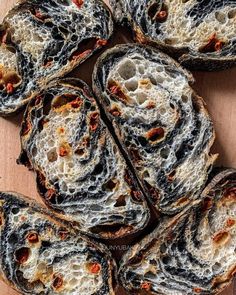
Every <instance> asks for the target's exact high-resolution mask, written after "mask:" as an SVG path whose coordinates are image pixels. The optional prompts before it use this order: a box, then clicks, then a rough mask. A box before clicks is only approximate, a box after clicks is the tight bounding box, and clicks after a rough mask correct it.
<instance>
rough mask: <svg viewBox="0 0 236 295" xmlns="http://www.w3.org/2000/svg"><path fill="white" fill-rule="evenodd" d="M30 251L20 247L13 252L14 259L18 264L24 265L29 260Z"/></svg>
mask: <svg viewBox="0 0 236 295" xmlns="http://www.w3.org/2000/svg"><path fill="white" fill-rule="evenodd" d="M29 255H30V249H29V248H26V247H22V248H20V249H18V250H16V252H15V259H16V261H17V262H18V263H19V264H23V263H25V262H26V261H27V260H28V259H29Z"/></svg>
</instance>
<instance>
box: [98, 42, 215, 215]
mask: <svg viewBox="0 0 236 295" xmlns="http://www.w3.org/2000/svg"><path fill="white" fill-rule="evenodd" d="M93 80H94V91H95V93H96V94H97V97H98V99H99V98H100V101H101V104H102V105H103V107H104V109H105V110H106V113H107V116H108V118H109V120H110V121H111V122H112V123H113V126H114V129H115V131H116V134H117V136H118V138H119V140H120V142H121V144H122V146H123V148H124V150H125V152H126V154H127V157H128V158H129V160H130V162H131V163H132V165H133V166H134V167H135V170H136V173H137V175H138V177H139V179H140V181H141V183H142V185H143V187H144V189H145V191H146V193H147V196H148V197H149V199H150V200H151V202H152V203H153V205H154V206H155V207H156V209H157V210H158V211H161V212H162V213H164V214H176V213H178V212H179V211H181V210H182V209H183V208H185V207H186V206H188V205H189V204H190V203H191V201H192V200H194V199H196V198H198V196H199V194H200V192H201V189H202V188H203V187H204V184H205V181H206V179H207V176H208V173H209V171H210V170H211V166H212V164H213V162H214V160H215V156H211V155H209V150H210V147H211V145H212V143H213V141H214V130H213V126H212V122H211V120H210V118H209V116H208V113H207V111H206V109H205V106H204V103H203V101H202V99H201V98H200V97H199V96H197V95H196V93H195V92H194V91H193V89H192V88H191V87H190V85H189V84H190V83H192V82H193V77H192V75H191V74H190V73H189V72H187V71H186V70H184V69H183V68H181V67H180V66H179V65H178V64H177V63H176V62H174V60H172V59H171V58H170V57H168V56H167V55H165V54H163V53H161V52H159V51H157V50H154V49H153V48H151V47H144V46H139V45H132V44H129V45H127V44H126V45H120V46H116V47H115V48H113V49H110V50H108V51H106V52H105V53H104V54H103V55H102V56H101V57H100V59H99V60H98V62H97V65H96V67H95V71H94V78H93Z"/></svg>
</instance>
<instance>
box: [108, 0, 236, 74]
mask: <svg viewBox="0 0 236 295" xmlns="http://www.w3.org/2000/svg"><path fill="white" fill-rule="evenodd" d="M110 4H111V7H112V8H113V13H114V16H115V19H116V20H117V22H121V23H122V22H123V23H124V22H125V23H127V21H128V23H129V24H130V26H131V27H132V28H133V32H134V35H135V39H136V40H137V41H138V42H141V43H144V44H149V45H153V46H156V47H157V48H158V49H161V50H163V51H165V52H167V53H168V54H170V55H172V56H173V57H175V58H177V59H178V60H179V62H180V63H181V64H182V65H184V66H186V67H188V68H191V69H194V70H209V71H212V70H220V69H225V68H229V67H232V66H234V65H235V64H236V50H235V49H236V39H235V32H236V25H235V17H236V3H235V1H232V0H227V1H221V0H217V1H215V0H210V1H197V0H190V1H182V0H176V1H170V0H167V1H158V3H157V2H153V1H141V2H140V1H136V0H135V1H133V0H132V1H130V0H110ZM232 32H234V33H232Z"/></svg>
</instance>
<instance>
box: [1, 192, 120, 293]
mask: <svg viewBox="0 0 236 295" xmlns="http://www.w3.org/2000/svg"><path fill="white" fill-rule="evenodd" d="M0 220H1V222H0V272H1V279H3V280H4V281H5V282H6V283H8V284H9V285H10V286H11V287H13V288H15V289H16V290H17V291H19V292H20V293H21V294H32V295H36V294H40V295H43V294H47V295H56V294H61V295H69V294H71V295H77V294H80V295H94V294H98V295H103V294H106V295H114V294H115V293H114V290H113V284H114V282H113V281H112V277H113V272H114V270H115V264H114V261H113V259H112V258H111V256H110V254H109V251H108V250H107V248H106V247H105V246H103V245H101V244H97V243H95V242H93V241H92V240H90V239H89V238H88V237H86V236H83V235H81V234H80V233H78V232H76V231H74V230H72V229H71V227H70V226H68V224H66V223H64V222H63V221H60V220H59V219H55V217H52V215H51V214H50V213H49V212H48V211H45V209H43V208H41V207H40V206H39V205H36V204H35V203H32V201H31V200H29V199H26V198H23V197H22V196H20V195H18V194H15V193H3V192H1V193H0Z"/></svg>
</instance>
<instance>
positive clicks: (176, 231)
mask: <svg viewBox="0 0 236 295" xmlns="http://www.w3.org/2000/svg"><path fill="white" fill-rule="evenodd" d="M202 197H203V200H202V201H201V202H200V203H199V202H198V204H195V205H194V206H193V207H192V208H191V209H190V211H187V212H185V213H184V214H180V215H179V216H177V217H176V218H173V220H172V221H169V223H168V224H167V223H165V224H163V226H162V228H161V229H160V228H159V229H157V230H155V231H154V232H153V233H152V234H151V235H149V236H148V237H146V238H145V239H144V240H143V241H142V242H141V243H140V244H139V245H136V246H134V247H133V248H132V249H131V250H130V251H129V252H128V253H127V254H126V255H125V257H124V259H123V261H122V264H121V267H120V270H119V278H120V281H121V282H122V284H123V286H124V287H125V288H127V290H128V291H130V294H165V295H183V294H186V295H193V294H194V295H197V294H202V295H203V294H205V295H207V294H208V295H209V294H217V293H218V292H220V291H221V290H222V289H224V287H226V286H227V285H228V284H230V283H231V281H232V279H233V277H234V275H235V274H236V255H235V253H236V170H226V171H224V172H222V173H220V174H218V175H217V176H215V177H214V178H213V180H212V181H211V182H210V184H209V185H208V186H207V187H206V189H205V190H204V191H203V194H202Z"/></svg>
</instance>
